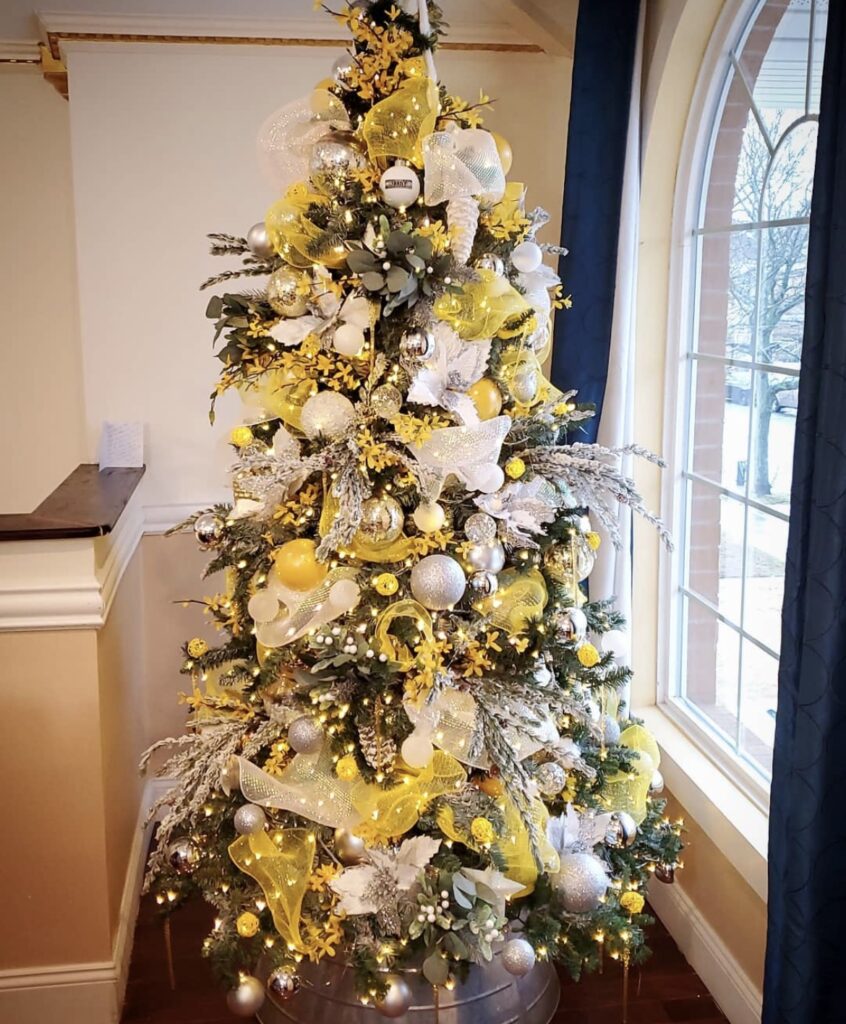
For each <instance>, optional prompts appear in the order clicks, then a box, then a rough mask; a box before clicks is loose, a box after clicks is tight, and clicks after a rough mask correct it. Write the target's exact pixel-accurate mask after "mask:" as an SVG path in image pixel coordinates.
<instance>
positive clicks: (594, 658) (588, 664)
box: [576, 643, 599, 668]
mask: <svg viewBox="0 0 846 1024" xmlns="http://www.w3.org/2000/svg"><path fill="white" fill-rule="evenodd" d="M576 656H577V657H578V659H579V661H580V662H581V663H582V665H584V667H585V668H593V667H594V665H598V664H599V651H598V650H597V649H596V648H595V647H594V646H593V644H591V643H583V644H581V645H580V647H579V649H578V651H576Z"/></svg>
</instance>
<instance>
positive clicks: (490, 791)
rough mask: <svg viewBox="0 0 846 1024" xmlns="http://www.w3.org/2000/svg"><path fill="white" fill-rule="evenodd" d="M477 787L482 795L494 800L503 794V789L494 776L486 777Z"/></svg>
mask: <svg viewBox="0 0 846 1024" xmlns="http://www.w3.org/2000/svg"><path fill="white" fill-rule="evenodd" d="M477 785H478V787H479V789H480V790H481V791H482V792H483V793H485V794H486V795H487V796H492V797H494V798H496V797H500V796H502V794H503V793H504V792H505V787H504V786H503V784H502V782H501V781H500V779H498V778H497V777H496V775H486V776H485V778H483V779H481V780H480V781H479V782H478V783H477Z"/></svg>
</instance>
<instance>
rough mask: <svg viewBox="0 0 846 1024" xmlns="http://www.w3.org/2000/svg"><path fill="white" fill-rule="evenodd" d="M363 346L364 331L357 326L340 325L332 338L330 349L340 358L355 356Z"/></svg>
mask: <svg viewBox="0 0 846 1024" xmlns="http://www.w3.org/2000/svg"><path fill="white" fill-rule="evenodd" d="M363 345H364V331H363V330H362V329H361V328H360V327H359V326H358V324H341V325H340V326H339V327H338V328H337V329H336V330H335V333H334V335H333V336H332V347H333V348H334V349H335V351H336V352H340V353H341V355H342V356H357V355H358V354H359V352H360V351H361V348H362V346H363Z"/></svg>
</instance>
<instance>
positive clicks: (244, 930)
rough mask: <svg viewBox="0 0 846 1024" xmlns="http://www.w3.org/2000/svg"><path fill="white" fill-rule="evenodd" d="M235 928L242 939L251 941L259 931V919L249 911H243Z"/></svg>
mask: <svg viewBox="0 0 846 1024" xmlns="http://www.w3.org/2000/svg"><path fill="white" fill-rule="evenodd" d="M235 927H236V929H237V930H238V934H239V935H240V936H241V938H242V939H251V938H252V937H253V936H254V935H255V934H256V932H257V931H258V930H259V919H258V918H257V917H256V915H255V914H253V913H251V912H250V911H249V910H245V911H244V913H243V914H241V915H240V916H239V918H238V920H237V921H236V922H235Z"/></svg>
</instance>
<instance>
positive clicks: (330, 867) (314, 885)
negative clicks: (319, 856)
mask: <svg viewBox="0 0 846 1024" xmlns="http://www.w3.org/2000/svg"><path fill="white" fill-rule="evenodd" d="M340 873H341V868H340V867H339V866H338V865H337V864H321V865H320V866H319V867H318V868H317V869H316V870H315V871H314V872H313V873H312V876H311V878H310V879H309V880H308V887H309V889H311V891H312V892H323V891H324V889H325V888H326V886H327V885H328V884H329V883H330V882H331V881H332V879H333V878H337V877H338V875H340Z"/></svg>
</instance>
